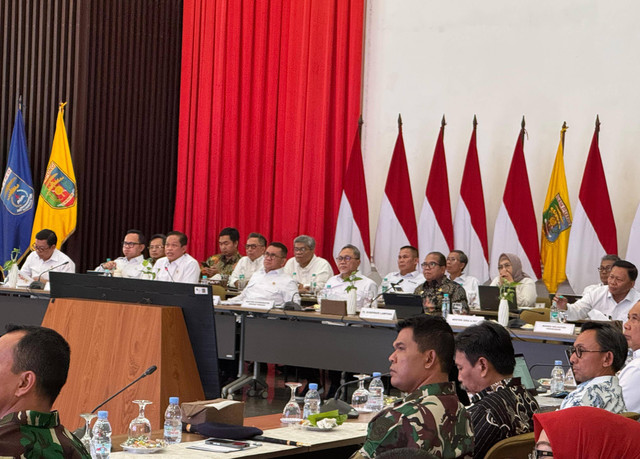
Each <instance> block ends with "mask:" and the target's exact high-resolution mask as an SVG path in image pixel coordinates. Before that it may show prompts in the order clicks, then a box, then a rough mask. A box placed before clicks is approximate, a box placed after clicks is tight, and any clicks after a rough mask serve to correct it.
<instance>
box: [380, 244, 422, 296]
mask: <svg viewBox="0 0 640 459" xmlns="http://www.w3.org/2000/svg"><path fill="white" fill-rule="evenodd" d="M418 261H420V255H419V254H418V249H416V248H415V247H413V246H412V245H405V246H404V247H400V252H399V253H398V270H399V271H395V272H391V273H389V274H387V275H386V276H384V278H385V279H387V282H389V286H390V287H389V291H391V292H408V293H413V292H414V291H415V289H417V288H418V287H419V286H420V285H422V284H424V280H425V279H424V276H423V275H422V273H421V272H419V271H416V268H417V266H418ZM379 293H383V292H382V285H381V286H380V289H379Z"/></svg>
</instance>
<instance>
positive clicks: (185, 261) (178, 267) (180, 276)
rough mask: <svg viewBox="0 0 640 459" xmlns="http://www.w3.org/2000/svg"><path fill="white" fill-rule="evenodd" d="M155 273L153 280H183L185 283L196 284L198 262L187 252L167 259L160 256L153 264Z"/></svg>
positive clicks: (198, 271)
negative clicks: (171, 259) (175, 257)
mask: <svg viewBox="0 0 640 459" xmlns="http://www.w3.org/2000/svg"><path fill="white" fill-rule="evenodd" d="M153 271H154V272H155V273H156V278H155V280H159V281H165V282H183V283H185V284H197V283H198V282H199V281H200V263H198V261H197V260H196V259H195V258H193V257H192V256H191V255H189V254H188V253H185V254H184V255H182V256H181V257H179V258H177V259H175V260H173V261H169V259H168V258H167V257H162V258H160V259H159V260H158V261H156V264H155V265H153Z"/></svg>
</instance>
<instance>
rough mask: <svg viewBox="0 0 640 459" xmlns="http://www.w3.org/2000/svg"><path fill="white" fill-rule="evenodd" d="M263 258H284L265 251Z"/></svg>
mask: <svg viewBox="0 0 640 459" xmlns="http://www.w3.org/2000/svg"><path fill="white" fill-rule="evenodd" d="M264 257H265V258H284V257H283V256H282V255H278V254H277V253H271V252H265V253H264Z"/></svg>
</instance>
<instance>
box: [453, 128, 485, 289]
mask: <svg viewBox="0 0 640 459" xmlns="http://www.w3.org/2000/svg"><path fill="white" fill-rule="evenodd" d="M476 126H477V122H476V117H475V116H474V117H473V132H472V133H471V140H470V141H469V150H468V151H467V160H466V161H465V163H464V172H463V173H462V183H461V185H460V200H459V201H458V207H457V208H456V218H455V221H454V222H453V235H454V240H455V241H456V246H455V248H456V249H458V250H462V251H463V252H464V253H466V254H467V256H468V257H469V264H468V265H467V267H466V268H465V272H466V273H467V274H468V275H470V276H473V277H475V278H476V279H478V280H479V281H480V283H483V282H485V281H487V280H488V279H489V247H488V239H487V217H486V213H485V209H484V193H483V191H482V177H481V176H480V163H479V161H478V147H477V144H476Z"/></svg>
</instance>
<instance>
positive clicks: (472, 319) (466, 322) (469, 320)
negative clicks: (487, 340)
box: [447, 314, 484, 327]
mask: <svg viewBox="0 0 640 459" xmlns="http://www.w3.org/2000/svg"><path fill="white" fill-rule="evenodd" d="M482 322H484V317H482V316H463V315H460V314H449V315H448V316H447V323H448V324H449V325H451V326H456V327H470V326H471V325H478V324H480V323H482Z"/></svg>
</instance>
